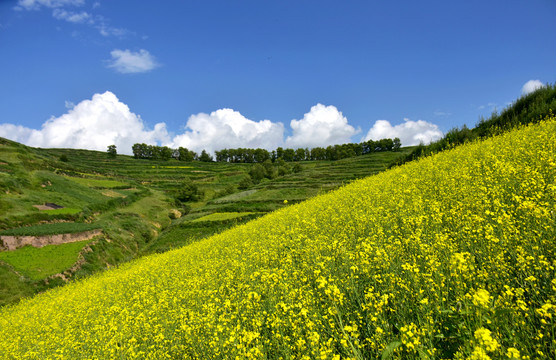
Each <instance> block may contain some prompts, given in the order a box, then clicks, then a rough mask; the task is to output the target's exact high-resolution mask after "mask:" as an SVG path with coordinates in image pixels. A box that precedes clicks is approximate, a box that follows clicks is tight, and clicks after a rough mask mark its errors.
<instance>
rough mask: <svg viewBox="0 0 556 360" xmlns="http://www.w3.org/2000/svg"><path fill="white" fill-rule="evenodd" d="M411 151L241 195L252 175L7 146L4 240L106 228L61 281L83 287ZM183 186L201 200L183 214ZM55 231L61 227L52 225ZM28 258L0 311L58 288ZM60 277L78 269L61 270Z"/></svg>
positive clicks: (331, 166)
mask: <svg viewBox="0 0 556 360" xmlns="http://www.w3.org/2000/svg"><path fill="white" fill-rule="evenodd" d="M409 151H410V149H402V151H400V152H395V153H394V152H392V153H376V154H370V155H367V156H362V157H359V158H352V159H345V160H340V161H337V162H322V161H321V162H303V163H301V164H300V166H301V171H300V172H298V173H290V174H287V175H284V176H280V177H276V178H274V179H272V180H269V179H264V180H263V181H261V182H260V183H259V184H256V185H253V186H251V187H250V188H249V189H247V190H245V191H240V190H239V189H238V184H239V183H240V182H241V181H242V179H244V178H245V176H246V174H247V173H248V172H249V170H250V169H251V167H252V166H253V165H250V164H230V163H203V162H192V163H183V162H178V161H176V160H173V159H172V160H169V161H151V160H140V159H134V158H132V157H130V156H123V155H118V156H117V157H116V158H115V159H113V158H109V157H108V156H107V154H106V153H103V152H97V151H86V150H73V149H32V148H28V147H25V146H23V145H20V144H16V143H13V142H10V141H7V140H2V141H1V142H0V162H1V165H0V190H2V192H1V193H0V231H2V230H5V232H4V234H6V235H7V234H8V233H14V234H15V233H17V234H19V235H22V236H23V235H33V236H35V235H36V236H39V235H41V234H43V233H47V232H48V233H52V228H55V227H57V226H58V227H59V232H60V233H63V232H65V231H66V230H68V229H70V228H72V227H75V228H81V227H87V226H89V227H90V226H93V227H98V228H102V229H103V235H102V236H100V237H99V238H98V239H96V240H95V241H94V243H93V244H92V245H91V246H90V247H88V248H87V249H89V248H90V250H91V251H87V252H86V253H82V254H81V255H80V256H82V257H83V258H84V260H85V261H84V262H83V263H82V264H81V265H80V266H79V267H77V268H75V269H74V270H73V272H72V273H71V274H66V275H67V276H66V275H65V276H64V278H75V277H81V276H86V275H89V274H91V273H94V272H96V271H99V270H102V269H105V268H108V267H111V266H114V265H116V264H118V263H121V262H124V261H128V260H131V259H133V258H135V257H137V256H141V255H145V254H150V253H154V252H164V251H167V250H169V249H172V248H177V247H180V246H184V245H186V244H190V243H192V242H195V241H198V240H200V239H203V238H206V237H207V236H210V235H213V234H215V233H219V232H221V231H223V230H225V229H228V228H230V227H233V226H235V225H237V224H240V223H243V222H247V221H249V220H252V219H255V218H257V217H260V216H262V215H264V214H265V213H267V212H270V211H274V210H276V209H279V208H281V207H283V206H285V204H284V200H288V201H289V203H290V204H291V203H295V202H300V201H303V200H305V199H307V198H309V197H312V196H314V195H317V194H319V193H324V192H327V191H329V190H331V189H334V188H337V187H338V186H340V185H342V184H345V183H348V182H349V181H351V180H353V179H356V178H361V177H364V176H368V175H371V174H374V173H376V172H378V171H381V170H383V169H385V168H386V167H388V166H389V165H390V164H391V163H392V162H393V161H394V160H395V159H398V158H400V157H403V156H404V155H405V154H407V153H408V152H409ZM288 166H289V167H290V168H292V167H293V164H288ZM184 183H192V184H194V186H196V187H197V188H198V189H199V193H200V196H199V198H198V199H197V200H195V201H189V202H188V203H186V204H178V203H176V200H175V197H176V194H177V193H178V192H179V191H180V189H181V188H182V187H183V186H184V185H183V184H184ZM45 204H51V205H53V206H55V207H59V208H50V207H49V206H45ZM40 209H42V210H40ZM45 209H46V210H45ZM238 214H241V215H239V216H238ZM53 222H57V223H59V224H58V225H57V224H49V223H53ZM60 222H61V223H60ZM43 223H47V224H43ZM91 224H92V225H91ZM1 236H2V233H1V232H0V237H1ZM75 246H77V245H73V247H75ZM81 248H82V249H83V248H84V245H82V247H81ZM79 251H80V249H77V252H78V253H79ZM27 252H28V250H23V249H18V250H14V254H12V255H11V256H7V257H6V256H5V257H3V258H2V259H0V273H3V274H4V275H3V276H5V277H6V280H5V281H3V282H2V284H1V285H0V294H1V291H2V290H5V292H6V295H5V296H4V298H2V296H1V295H0V305H2V304H5V303H9V302H13V301H14V300H17V299H18V298H19V297H21V296H25V295H28V294H29V293H33V292H35V291H41V290H42V289H43V288H44V287H45V286H46V287H49V286H53V285H56V284H59V283H60V281H59V279H58V278H55V279H53V278H52V277H51V275H53V274H52V273H51V272H50V271H45V272H38V273H34V275H33V276H32V277H31V276H27V275H25V274H26V273H25V271H19V272H18V270H17V269H20V270H21V269H24V268H35V269H36V268H40V267H41V266H42V265H41V264H43V263H44V262H45V261H52V262H54V263H56V262H58V259H57V255H53V254H55V253H54V252H51V251H47V250H45V249H35V250H33V254H34V255H33V257H29V256H27ZM18 254H20V255H19V256H18ZM74 258H75V256H74ZM25 261H26V262H27V264H25V265H24V266H22V264H23V263H24V262H25ZM60 263H61V264H62V263H63V264H66V262H63V261H60ZM63 267H71V266H67V264H66V265H63V266H62V265H58V266H55V267H54V268H56V269H62V268H63ZM0 275H1V274H0ZM41 275H42V276H41ZM21 279H24V281H21ZM2 287H4V289H2ZM10 289H11V290H10ZM14 289H15V290H14ZM22 289H24V290H22ZM13 291H15V292H16V294H13Z"/></svg>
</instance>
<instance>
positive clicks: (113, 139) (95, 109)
mask: <svg viewBox="0 0 556 360" xmlns="http://www.w3.org/2000/svg"><path fill="white" fill-rule="evenodd" d="M0 136H1V137H5V138H8V139H11V140H14V141H17V142H21V143H23V144H26V145H29V146H33V147H44V148H73V149H90V150H99V151H106V148H107V146H108V145H111V144H115V145H116V146H117V148H118V152H120V153H123V154H131V147H132V145H133V144H134V143H137V142H144V143H150V144H157V143H165V142H168V141H169V136H168V132H167V130H166V125H165V124H164V123H158V124H156V125H155V127H154V129H153V130H149V129H147V127H146V126H145V124H144V123H143V121H142V119H141V117H140V116H138V115H136V114H134V113H132V112H131V111H130V110H129V107H128V106H127V105H126V104H124V103H122V102H121V101H119V100H118V98H117V97H116V95H114V94H113V93H111V92H109V91H107V92H105V93H103V94H95V95H94V96H93V97H92V99H91V100H84V101H81V102H80V103H79V104H77V105H75V106H74V107H73V108H71V109H70V110H69V111H68V112H67V113H66V114H64V115H62V116H60V117H52V118H51V119H49V120H48V121H46V122H45V123H44V124H43V125H42V128H41V129H40V130H36V129H29V128H26V127H23V126H16V125H12V124H0Z"/></svg>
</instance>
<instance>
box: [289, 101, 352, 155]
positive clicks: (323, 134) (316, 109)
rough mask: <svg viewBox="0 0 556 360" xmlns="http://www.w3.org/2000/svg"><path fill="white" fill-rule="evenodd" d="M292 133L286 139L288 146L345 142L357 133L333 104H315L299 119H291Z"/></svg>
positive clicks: (312, 145)
mask: <svg viewBox="0 0 556 360" xmlns="http://www.w3.org/2000/svg"><path fill="white" fill-rule="evenodd" d="M290 126H291V128H292V130H293V135H292V136H289V137H288V138H287V139H286V146H287V147H290V148H299V147H309V148H311V147H316V146H328V145H335V144H345V143H348V142H350V141H351V140H350V139H351V137H352V136H353V135H355V134H357V133H359V132H360V131H361V130H360V129H357V130H356V129H355V128H353V126H351V125H349V124H348V120H347V118H346V117H345V116H343V114H342V113H341V112H340V111H338V109H337V108H336V107H335V106H332V105H330V106H325V105H322V104H317V105H315V106H313V107H311V110H310V111H309V112H308V113H306V114H305V115H304V116H303V119H301V120H295V119H294V120H292V121H291V122H290Z"/></svg>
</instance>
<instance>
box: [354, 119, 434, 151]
mask: <svg viewBox="0 0 556 360" xmlns="http://www.w3.org/2000/svg"><path fill="white" fill-rule="evenodd" d="M443 135H444V134H443V133H442V131H440V129H439V128H438V126H437V125H435V124H432V123H430V122H427V121H424V120H417V121H413V120H409V119H407V118H406V119H404V122H403V123H401V124H398V125H394V126H392V124H390V122H389V121H388V120H377V121H376V122H375V123H374V125H373V127H372V128H371V129H370V130H369V132H368V133H367V135H366V136H365V137H364V138H363V141H367V140H380V139H384V138H391V139H393V138H396V137H397V138H400V141H401V143H402V146H412V145H418V144H419V143H421V142H423V143H424V144H428V143H430V142H431V141H434V140H438V139H440V138H441V137H442V136H443Z"/></svg>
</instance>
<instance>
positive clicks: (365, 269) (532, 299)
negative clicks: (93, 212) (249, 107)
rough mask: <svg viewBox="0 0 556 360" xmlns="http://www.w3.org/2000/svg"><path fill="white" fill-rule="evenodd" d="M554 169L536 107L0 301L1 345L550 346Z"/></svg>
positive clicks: (459, 354)
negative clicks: (207, 230) (375, 169)
mask: <svg viewBox="0 0 556 360" xmlns="http://www.w3.org/2000/svg"><path fill="white" fill-rule="evenodd" d="M431 174H435V176H431ZM555 177H556V118H551V119H547V120H546V121H545V122H543V123H541V124H535V125H531V126H524V127H521V128H519V129H517V130H513V131H510V132H507V133H505V134H503V135H500V136H496V137H492V138H489V139H487V140H483V141H476V142H473V143H470V144H465V145H463V146H460V147H457V148H455V149H451V150H449V151H445V152H443V153H440V154H436V155H434V156H429V157H427V158H423V159H420V160H419V161H416V162H413V163H410V164H406V165H404V166H400V167H397V168H395V169H392V170H390V171H385V172H382V173H380V174H377V175H375V176H370V177H367V178H365V179H362V180H358V181H354V182H352V183H350V184H348V185H346V186H343V187H341V188H340V189H338V190H337V191H334V192H328V193H326V194H323V195H321V196H317V197H314V198H312V199H310V200H308V201H305V202H303V203H300V204H295V205H288V206H287V207H285V208H283V209H280V210H279V211H276V212H274V213H272V214H268V215H266V216H263V217H261V218H259V219H256V220H254V221H251V222H249V223H247V224H244V225H241V226H236V227H234V228H232V229H230V230H227V231H224V232H221V233H220V234H218V235H215V236H212V237H210V238H207V239H205V240H203V241H197V242H194V243H191V244H189V245H187V246H184V247H182V248H180V249H177V250H173V251H168V252H166V253H164V254H157V255H153V256H146V257H143V258H141V259H137V260H135V261H133V262H130V263H127V264H123V265H121V266H119V267H118V268H117V269H113V270H110V271H107V272H105V273H102V274H97V275H95V276H92V277H90V278H89V279H85V280H83V281H79V282H74V283H71V284H69V285H68V286H65V287H62V288H57V289H54V290H53V291H49V292H47V293H45V294H41V295H39V296H36V297H34V298H32V299H29V300H26V301H23V302H21V303H20V304H18V305H16V306H14V307H7V308H3V309H0V353H1V354H4V356H5V357H6V358H36V359H42V358H54V357H59V356H64V357H66V358H72V359H73V358H98V359H114V358H124V359H128V358H153V359H159V358H176V359H177V358H180V359H181V358H188V359H189V358H191V359H212V358H216V359H220V358H238V359H279V358H283V359H290V358H291V359H293V358H296V359H297V358H299V359H302V358H307V359H342V358H343V359H348V358H349V359H378V358H381V359H450V358H455V359H504V358H506V359H544V358H546V359H554V358H556V343H555V341H554V340H555V334H554V318H555V316H556V305H555V304H556V257H555V254H556V243H555V242H554V239H555V238H556V227H555V226H554V211H553V210H554V208H555V206H556V196H555V195H556V184H555V183H554V179H555ZM253 194H256V193H253ZM194 215H195V214H188V215H187V216H186V217H185V218H189V219H193V217H194ZM186 220H187V219H181V218H180V219H179V220H176V222H177V221H182V223H181V224H182V225H185V223H186V222H187V221H186ZM176 226H177V225H176Z"/></svg>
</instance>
